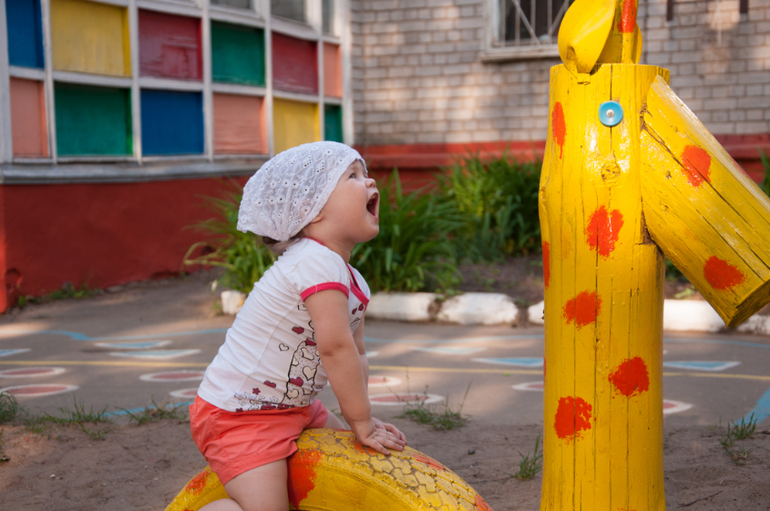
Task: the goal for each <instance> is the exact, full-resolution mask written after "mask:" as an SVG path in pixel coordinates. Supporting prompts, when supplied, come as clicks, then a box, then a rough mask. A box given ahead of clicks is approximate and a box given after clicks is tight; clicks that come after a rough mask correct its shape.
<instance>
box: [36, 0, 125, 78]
mask: <svg viewBox="0 0 770 511" xmlns="http://www.w3.org/2000/svg"><path fill="white" fill-rule="evenodd" d="M51 50H52V53H53V68H54V69H56V70H60V71H77V72H82V73H94V74H103V75H117V76H129V75H130V74H131V51H130V46H129V38H128V13H127V10H126V8H125V7H118V6H114V5H107V4H101V3H96V2H86V1H82V0H51Z"/></svg>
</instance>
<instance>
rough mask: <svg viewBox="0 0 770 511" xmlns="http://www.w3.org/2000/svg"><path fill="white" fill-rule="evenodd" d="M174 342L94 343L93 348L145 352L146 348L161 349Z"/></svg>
mask: <svg viewBox="0 0 770 511" xmlns="http://www.w3.org/2000/svg"><path fill="white" fill-rule="evenodd" d="M172 342H174V341H169V340H163V341H142V342H95V343H94V346H98V347H100V348H108V349H111V350H146V349H148V348H162V347H163V346H168V345H169V344H171V343H172Z"/></svg>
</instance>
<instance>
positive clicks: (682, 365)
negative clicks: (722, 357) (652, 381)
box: [663, 360, 741, 371]
mask: <svg viewBox="0 0 770 511" xmlns="http://www.w3.org/2000/svg"><path fill="white" fill-rule="evenodd" d="M740 364H741V363H740V362H735V361H731V362H712V361H708V360H691V361H687V362H684V361H682V362H663V367H669V368H672V369H691V370H695V371H724V370H725V369H730V368H732V367H735V366H738V365H740Z"/></svg>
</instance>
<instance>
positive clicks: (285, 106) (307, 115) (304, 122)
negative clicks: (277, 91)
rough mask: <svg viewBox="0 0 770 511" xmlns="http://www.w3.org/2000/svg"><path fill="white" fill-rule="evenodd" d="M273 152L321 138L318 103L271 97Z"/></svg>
mask: <svg viewBox="0 0 770 511" xmlns="http://www.w3.org/2000/svg"><path fill="white" fill-rule="evenodd" d="M273 130H274V131H273V136H274V137H275V139H274V144H275V152H276V153H280V152H281V151H285V150H286V149H289V148H291V147H294V146H298V145H300V144H305V143H308V142H316V141H318V140H320V139H321V137H320V133H319V131H320V130H319V126H318V104H316V103H302V102H299V101H291V100H286V99H278V98H273Z"/></svg>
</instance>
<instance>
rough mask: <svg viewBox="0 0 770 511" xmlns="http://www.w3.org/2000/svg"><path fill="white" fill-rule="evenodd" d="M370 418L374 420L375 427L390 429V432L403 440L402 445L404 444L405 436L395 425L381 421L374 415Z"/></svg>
mask: <svg viewBox="0 0 770 511" xmlns="http://www.w3.org/2000/svg"><path fill="white" fill-rule="evenodd" d="M372 420H373V421H374V427H375V428H377V429H384V430H386V431H390V432H391V433H393V434H394V435H395V436H396V438H398V439H399V440H401V441H402V442H404V445H406V437H405V436H404V434H403V433H402V432H400V431H399V430H398V428H397V427H396V426H394V425H393V424H390V423H387V422H382V421H381V420H380V419H377V418H375V417H372Z"/></svg>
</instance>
